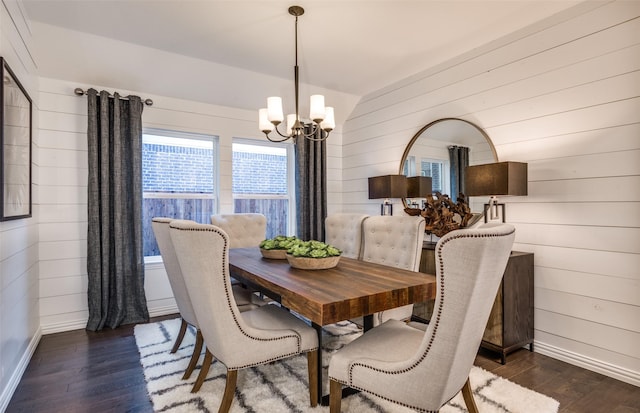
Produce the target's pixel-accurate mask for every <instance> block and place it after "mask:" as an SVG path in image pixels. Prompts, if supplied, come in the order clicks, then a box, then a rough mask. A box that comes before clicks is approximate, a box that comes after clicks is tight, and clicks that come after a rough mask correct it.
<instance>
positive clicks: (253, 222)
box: [211, 213, 267, 248]
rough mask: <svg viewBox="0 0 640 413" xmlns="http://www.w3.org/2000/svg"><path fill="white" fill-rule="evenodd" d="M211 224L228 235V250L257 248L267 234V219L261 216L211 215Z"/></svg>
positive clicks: (245, 214)
mask: <svg viewBox="0 0 640 413" xmlns="http://www.w3.org/2000/svg"><path fill="white" fill-rule="evenodd" d="M211 224H213V225H215V226H217V227H219V228H221V229H222V230H223V231H224V232H226V233H227V235H229V243H230V244H229V248H248V247H257V246H258V245H260V242H261V241H263V240H264V239H265V238H266V234H267V218H266V217H265V216H264V215H262V214H253V213H240V214H217V215H211Z"/></svg>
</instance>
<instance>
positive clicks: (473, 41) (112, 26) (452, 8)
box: [23, 0, 579, 96]
mask: <svg viewBox="0 0 640 413" xmlns="http://www.w3.org/2000/svg"><path fill="white" fill-rule="evenodd" d="M577 3H579V1H570V0H550V1H545V0H501V1H480V0H456V1H453V0H446V1H438V0H423V1H418V0H413V1H402V0H393V1H392V0H386V1H372V0H367V1H365V0H324V1H320V0H300V1H298V0H289V1H286V2H285V1H269V0H262V1H244V0H234V1H217V0H209V1H193V0H179V1H178V0H111V1H106V0H83V1H79V0H23V4H24V9H25V10H26V13H27V15H28V17H29V18H30V19H31V20H32V21H34V22H41V23H45V24H47V25H51V26H59V27H63V28H65V29H69V30H73V31H80V32H87V33H91V34H94V35H98V36H103V37H108V38H112V39H116V40H120V41H124V42H128V43H133V44H139V45H143V46H147V47H150V48H155V49H160V50H164V51H168V52H172V53H177V54H181V55H185V56H190V57H194V58H198V59H203V60H206V61H211V62H215V63H218V64H223V65H227V66H231V67H235V68H242V69H246V70H249V71H253V72H259V73H262V74H266V75H269V76H275V77H279V78H289V79H292V78H293V70H292V69H293V66H294V21H295V18H294V17H293V16H291V15H289V14H288V12H287V9H288V7H289V6H291V5H293V4H297V5H300V6H303V7H304V8H305V14H304V15H303V16H301V17H300V18H299V59H298V60H299V62H298V63H299V65H300V76H301V82H305V83H308V84H310V85H314V86H318V87H322V88H326V89H330V90H336V91H340V92H343V93H348V94H352V95H356V96H364V95H366V94H368V93H370V92H372V91H375V90H377V89H380V88H382V87H384V86H387V85H389V84H391V83H393V82H395V81H398V80H401V79H403V78H406V77H407V76H409V75H412V74H415V73H417V72H420V71H422V70H425V69H427V68H430V67H432V66H435V65H437V64H438V63H441V62H443V61H446V60H447V59H450V58H453V57H455V56H458V55H460V54H463V53H465V52H468V51H470V50H472V49H474V48H476V47H479V46H482V45H484V44H486V43H488V42H490V41H492V40H495V39H497V38H500V37H503V36H505V35H508V34H510V33H513V32H514V31H517V30H518V29H521V28H523V27H525V26H528V25H530V24H533V23H535V22H537V21H539V20H542V19H544V18H546V17H548V16H550V15H552V14H555V13H558V12H560V11H562V10H564V9H567V8H569V7H571V6H573V5H575V4H577ZM42 67H44V68H46V67H47V65H46V64H43V65H42ZM43 75H46V76H52V77H55V74H52V73H44V74H43Z"/></svg>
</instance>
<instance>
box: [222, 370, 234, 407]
mask: <svg viewBox="0 0 640 413" xmlns="http://www.w3.org/2000/svg"><path fill="white" fill-rule="evenodd" d="M237 381H238V370H227V384H226V385H225V387H224V396H222V403H220V408H219V409H218V413H227V412H228V411H229V409H230V408H231V403H232V402H233V396H234V394H235V392H236V382H237Z"/></svg>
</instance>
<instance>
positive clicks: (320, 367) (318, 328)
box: [311, 322, 329, 406]
mask: <svg viewBox="0 0 640 413" xmlns="http://www.w3.org/2000/svg"><path fill="white" fill-rule="evenodd" d="M311 326H312V327H313V328H314V329H315V330H316V334H317V335H318V404H321V405H323V406H325V405H324V404H323V401H324V400H323V397H322V326H320V325H318V324H316V323H314V322H312V323H311ZM328 405H329V404H328V403H327V404H326V406H328Z"/></svg>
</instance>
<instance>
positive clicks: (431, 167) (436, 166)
mask: <svg viewBox="0 0 640 413" xmlns="http://www.w3.org/2000/svg"><path fill="white" fill-rule="evenodd" d="M448 170H449V162H448V161H444V160H441V159H428V158H421V159H420V163H419V164H417V160H416V157H415V156H408V157H407V159H406V160H405V161H404V167H403V172H404V174H405V175H406V176H416V175H420V176H429V177H431V190H432V191H433V192H436V191H438V192H440V193H443V194H448V193H449V176H448V174H447V173H445V171H448Z"/></svg>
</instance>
